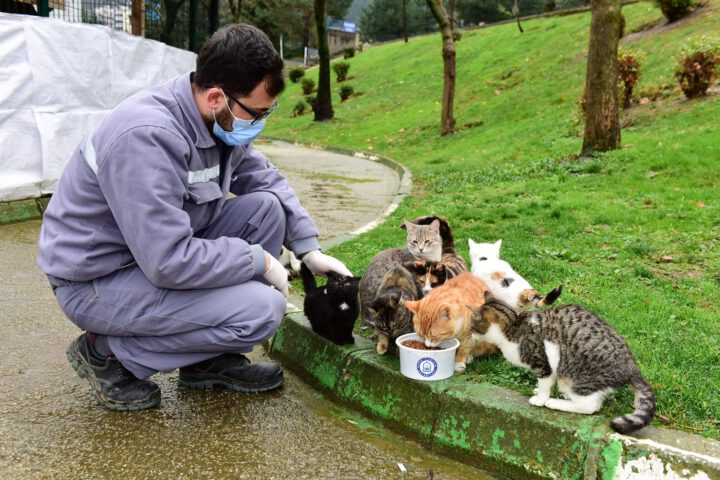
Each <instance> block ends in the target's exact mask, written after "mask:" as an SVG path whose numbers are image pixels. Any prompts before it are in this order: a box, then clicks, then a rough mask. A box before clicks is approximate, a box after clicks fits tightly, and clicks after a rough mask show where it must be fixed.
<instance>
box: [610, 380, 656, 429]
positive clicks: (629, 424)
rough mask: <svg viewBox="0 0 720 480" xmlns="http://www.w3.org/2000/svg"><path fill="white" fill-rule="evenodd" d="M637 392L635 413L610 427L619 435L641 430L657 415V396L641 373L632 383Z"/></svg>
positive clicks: (617, 419) (614, 422)
mask: <svg viewBox="0 0 720 480" xmlns="http://www.w3.org/2000/svg"><path fill="white" fill-rule="evenodd" d="M630 385H631V386H632V389H633V391H634V392H635V411H634V412H633V413H628V414H627V415H623V416H622V417H618V418H616V419H615V420H613V421H612V422H610V426H611V427H612V429H613V430H615V431H616V432H618V433H623V434H628V433H632V432H634V431H635V430H640V429H641V428H643V427H644V426H646V425H647V424H648V423H650V419H651V418H652V417H653V415H654V414H655V394H654V393H653V391H652V388H650V385H649V384H648V383H647V381H646V380H645V379H644V378H643V376H642V374H640V372H638V373H637V375H636V376H635V378H633V379H632V380H631V381H630Z"/></svg>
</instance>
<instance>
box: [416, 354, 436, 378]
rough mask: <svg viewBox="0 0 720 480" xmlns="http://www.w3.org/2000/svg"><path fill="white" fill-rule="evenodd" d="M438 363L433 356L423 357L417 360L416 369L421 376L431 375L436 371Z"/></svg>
mask: <svg viewBox="0 0 720 480" xmlns="http://www.w3.org/2000/svg"><path fill="white" fill-rule="evenodd" d="M437 368H438V364H437V362H436V361H435V359H434V358H430V357H423V358H421V359H420V360H418V362H417V371H418V373H419V374H420V375H422V376H423V377H432V376H433V375H435V372H437Z"/></svg>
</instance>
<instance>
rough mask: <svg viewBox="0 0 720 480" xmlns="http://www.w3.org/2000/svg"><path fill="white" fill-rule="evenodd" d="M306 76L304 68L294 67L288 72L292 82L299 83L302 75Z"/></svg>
mask: <svg viewBox="0 0 720 480" xmlns="http://www.w3.org/2000/svg"><path fill="white" fill-rule="evenodd" d="M304 76H305V70H304V69H302V68H293V69H292V70H290V72H289V73H288V78H289V79H290V81H291V82H292V83H297V82H298V81H299V80H300V79H301V78H302V77H304Z"/></svg>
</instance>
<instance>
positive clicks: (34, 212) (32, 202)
mask: <svg viewBox="0 0 720 480" xmlns="http://www.w3.org/2000/svg"><path fill="white" fill-rule="evenodd" d="M49 201H50V196H49V195H46V196H42V197H39V198H27V199H25V200H12V201H10V202H0V225H7V224H8V223H16V222H24V221H27V220H37V219H40V218H42V216H43V213H45V209H46V208H47V205H48V202H49Z"/></svg>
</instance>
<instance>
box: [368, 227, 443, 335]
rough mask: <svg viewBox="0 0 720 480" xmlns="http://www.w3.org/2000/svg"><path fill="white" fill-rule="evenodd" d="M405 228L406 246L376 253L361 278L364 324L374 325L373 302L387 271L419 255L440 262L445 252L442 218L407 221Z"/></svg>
mask: <svg viewBox="0 0 720 480" xmlns="http://www.w3.org/2000/svg"><path fill="white" fill-rule="evenodd" d="M402 228H405V229H406V230H407V241H406V243H405V248H390V249H388V250H383V251H382V252H380V253H378V254H377V255H375V257H373V259H372V260H371V261H370V264H369V265H368V266H367V268H366V269H365V274H364V275H363V276H362V279H361V280H360V316H361V318H362V323H363V324H364V325H370V326H373V316H372V314H371V312H370V305H371V304H372V302H373V301H374V300H375V296H376V295H377V293H378V288H379V287H380V284H381V283H382V280H383V277H384V276H385V274H386V273H388V272H389V271H390V270H392V269H393V268H395V267H396V266H398V265H402V264H404V263H407V262H412V261H414V260H420V259H425V260H432V261H434V262H437V261H439V260H440V257H441V256H442V238H441V236H440V221H439V220H434V221H433V222H431V223H430V224H429V225H416V224H414V223H410V222H408V221H405V222H403V224H402Z"/></svg>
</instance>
